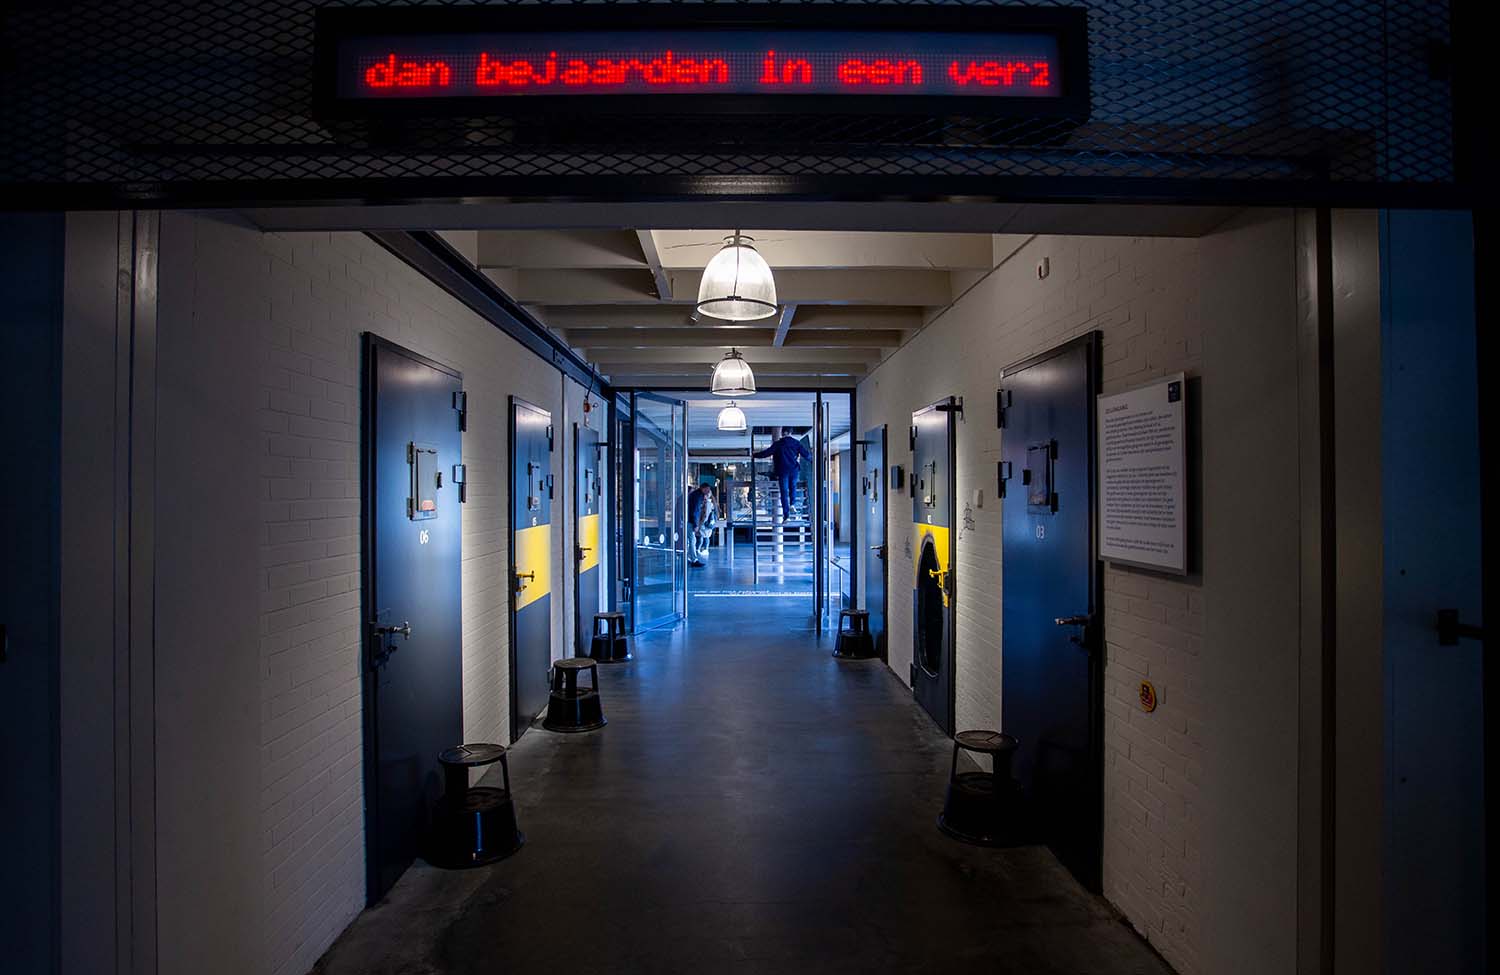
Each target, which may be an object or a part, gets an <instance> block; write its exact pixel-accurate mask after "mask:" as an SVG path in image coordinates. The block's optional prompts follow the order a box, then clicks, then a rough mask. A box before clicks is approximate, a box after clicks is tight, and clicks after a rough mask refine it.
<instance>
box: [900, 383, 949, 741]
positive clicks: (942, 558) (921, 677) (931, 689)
mask: <svg viewBox="0 0 1500 975" xmlns="http://www.w3.org/2000/svg"><path fill="white" fill-rule="evenodd" d="M956 409H957V407H956V405H955V402H954V400H953V399H952V398H951V397H950V398H949V399H946V400H943V401H942V402H940V403H934V404H933V405H932V406H928V407H925V408H923V409H921V410H918V411H917V412H915V413H913V414H912V416H911V454H912V469H911V475H910V477H909V479H908V483H909V484H910V490H911V520H912V550H911V558H912V561H911V566H912V626H913V631H914V632H913V634H912V657H913V660H912V668H911V677H912V693H913V694H914V695H915V696H916V699H917V702H918V703H919V704H921V705H922V707H923V708H924V709H925V710H926V711H927V713H928V714H930V715H931V716H932V720H933V721H936V722H937V726H938V727H939V728H941V729H943V732H944V733H945V734H948V735H952V734H953V730H954V729H953V721H954V717H953V690H954V683H953V677H954V666H953V625H954V619H955V617H954V595H955V590H954V578H953V512H954V510H955V509H956V507H957V497H956V495H955V494H954V484H953V471H954V467H955V463H954V431H953V414H954V412H955V410H956Z"/></svg>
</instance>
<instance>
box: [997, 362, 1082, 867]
mask: <svg viewBox="0 0 1500 975" xmlns="http://www.w3.org/2000/svg"><path fill="white" fill-rule="evenodd" d="M1098 362H1099V356H1098V333H1090V334H1089V335H1086V336H1083V337H1082V338H1079V339H1075V340H1074V341H1071V342H1069V343H1067V344H1065V345H1062V346H1060V347H1058V348H1056V349H1053V350H1052V351H1050V352H1046V353H1043V354H1042V355H1039V356H1036V357H1035V358H1032V359H1027V360H1026V361H1024V362H1020V363H1017V364H1016V365H1014V366H1010V367H1009V368H1007V369H1005V370H1004V372H1003V373H1002V374H1001V394H1000V395H1001V418H1002V427H1001V432H1000V458H1001V465H1002V466H1001V473H1002V475H1004V474H1005V473H1009V474H1010V477H1009V478H1008V479H1007V480H1003V481H1002V482H1001V483H1002V484H1003V485H1004V486H1005V495H1004V499H1003V501H1002V512H1001V522H1002V529H1001V546H1002V547H1001V566H1002V573H1003V577H1002V583H1001V593H1002V595H1001V604H1002V605H1001V624H1000V632H1001V639H1002V640H1003V641H1004V644H1003V649H1004V653H1003V654H1002V657H1001V660H1002V664H1001V677H1002V680H1001V715H1002V716H1003V718H1004V723H1005V728H1004V730H1005V731H1007V732H1008V733H1010V734H1012V735H1015V736H1016V737H1017V738H1018V739H1019V740H1020V743H1021V744H1020V750H1019V751H1018V753H1017V755H1016V761H1015V769H1016V772H1017V775H1018V777H1019V779H1020V782H1021V785H1022V787H1023V788H1024V789H1025V791H1026V795H1027V796H1028V798H1029V804H1030V807H1031V809H1032V812H1033V813H1034V816H1035V822H1036V824H1037V827H1038V829H1039V830H1040V836H1041V838H1042V839H1043V840H1044V841H1045V842H1046V843H1047V845H1048V846H1049V847H1051V849H1052V852H1053V853H1055V854H1056V855H1057V858H1058V859H1059V860H1061V861H1062V862H1063V864H1064V865H1065V866H1067V868H1068V869H1069V870H1071V871H1072V872H1073V875H1074V876H1075V877H1077V878H1078V880H1079V882H1080V883H1082V884H1083V885H1084V886H1085V887H1088V888H1089V889H1090V890H1095V891H1097V890H1098V889H1099V882H1100V869H1101V860H1100V857H1101V852H1100V850H1101V846H1100V844H1101V842H1102V836H1103V811H1102V806H1101V804H1100V803H1101V800H1100V795H1101V781H1102V779H1101V776H1102V774H1103V765H1102V762H1101V755H1102V741H1103V737H1102V736H1103V730H1102V729H1103V717H1104V713H1103V697H1102V694H1103V691H1102V686H1103V684H1102V677H1103V642H1102V635H1101V626H1100V621H1101V619H1102V615H1101V610H1100V607H1099V592H1100V587H1099V582H1098V580H1099V568H1098V562H1097V561H1096V560H1095V558H1094V495H1093V492H1094V398H1095V395H1096V393H1097V391H1098V383H1097V372H1098ZM1006 465H1009V466H1008V467H1007V466H1006Z"/></svg>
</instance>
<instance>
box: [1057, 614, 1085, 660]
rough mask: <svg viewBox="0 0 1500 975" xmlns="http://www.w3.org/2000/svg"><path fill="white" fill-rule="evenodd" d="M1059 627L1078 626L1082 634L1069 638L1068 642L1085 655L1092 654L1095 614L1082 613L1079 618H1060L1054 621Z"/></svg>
mask: <svg viewBox="0 0 1500 975" xmlns="http://www.w3.org/2000/svg"><path fill="white" fill-rule="evenodd" d="M1052 622H1053V623H1054V624H1056V625H1057V626H1076V627H1079V628H1080V629H1081V632H1079V633H1075V634H1073V635H1072V636H1070V637H1068V642H1069V643H1071V644H1073V645H1074V646H1076V647H1078V648H1079V649H1080V650H1082V651H1083V652H1084V653H1092V652H1093V649H1094V614H1093V613H1082V614H1080V615H1077V616H1059V617H1057V618H1056V619H1054V620H1053V621H1052Z"/></svg>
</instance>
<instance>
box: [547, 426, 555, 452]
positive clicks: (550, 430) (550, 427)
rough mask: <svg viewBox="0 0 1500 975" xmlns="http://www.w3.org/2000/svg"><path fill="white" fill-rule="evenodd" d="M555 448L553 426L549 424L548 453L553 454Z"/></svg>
mask: <svg viewBox="0 0 1500 975" xmlns="http://www.w3.org/2000/svg"><path fill="white" fill-rule="evenodd" d="M555 446H556V445H555V444H554V443H553V437H552V424H550V423H549V424H547V453H549V454H550V453H552V451H553V448H554V447H555Z"/></svg>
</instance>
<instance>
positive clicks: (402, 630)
mask: <svg viewBox="0 0 1500 975" xmlns="http://www.w3.org/2000/svg"><path fill="white" fill-rule="evenodd" d="M397 634H400V636H401V638H402V640H410V639H411V622H410V621H409V620H403V621H402V623H401V625H400V626H383V625H381V624H379V623H375V622H374V621H371V623H370V669H371V670H379V669H380V668H381V667H384V666H385V664H386V661H388V660H390V659H391V654H393V653H395V652H396V651H397V650H398V649H399V648H398V647H397V646H396V644H395V637H396V635H397Z"/></svg>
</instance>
